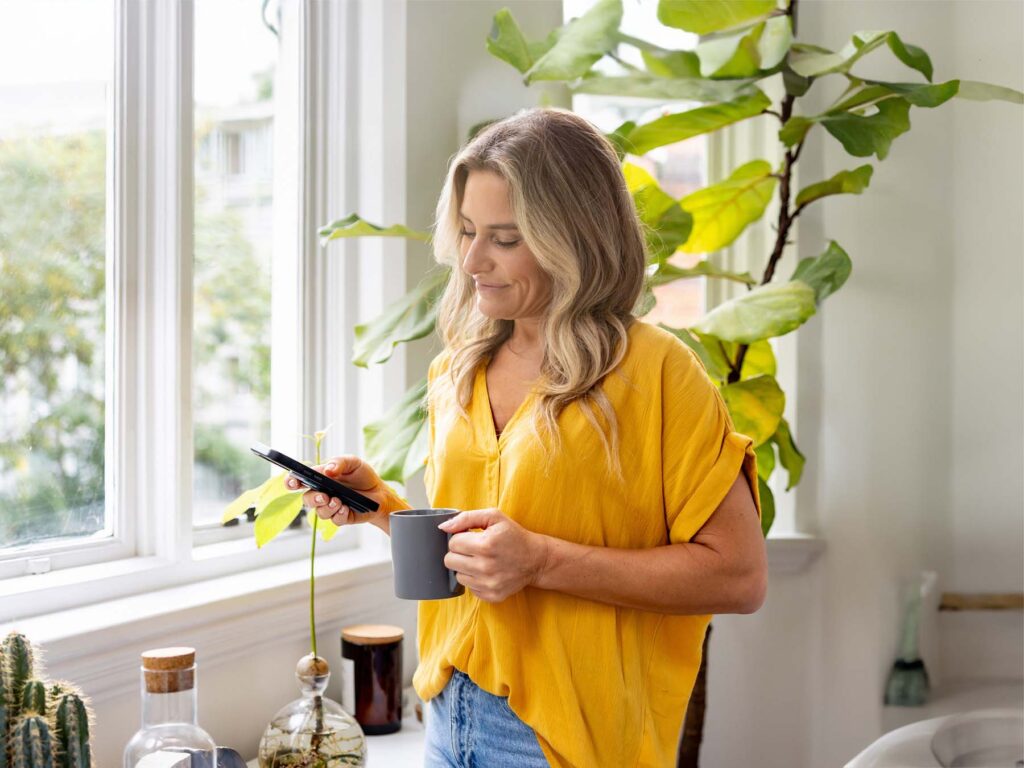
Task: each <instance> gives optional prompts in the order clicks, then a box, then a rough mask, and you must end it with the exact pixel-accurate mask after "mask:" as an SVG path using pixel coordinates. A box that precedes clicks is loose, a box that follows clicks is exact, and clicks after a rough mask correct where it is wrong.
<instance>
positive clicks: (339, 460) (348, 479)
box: [285, 456, 394, 530]
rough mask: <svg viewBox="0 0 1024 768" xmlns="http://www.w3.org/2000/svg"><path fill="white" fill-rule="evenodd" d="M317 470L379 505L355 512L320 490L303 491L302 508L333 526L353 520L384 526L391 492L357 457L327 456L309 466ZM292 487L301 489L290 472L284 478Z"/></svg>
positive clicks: (374, 472)
mask: <svg viewBox="0 0 1024 768" xmlns="http://www.w3.org/2000/svg"><path fill="white" fill-rule="evenodd" d="M313 469H315V470H316V471H317V472H320V473H322V474H324V475H327V476H328V477H329V478H331V479H332V480H337V481H338V482H339V483H341V484H342V485H344V486H346V487H348V488H351V489H353V490H355V491H359V493H361V494H363V496H368V497H369V498H371V499H373V500H374V501H376V502H377V503H378V504H379V505H380V508H379V509H378V510H377V511H376V512H355V511H353V510H352V509H350V508H349V507H348V505H347V504H345V503H343V502H342V501H341V499H338V498H336V497H334V496H331V497H328V496H327V494H325V493H322V492H321V491H307V492H306V493H305V494H303V496H302V503H303V504H304V505H305V507H306V509H312V510H314V511H315V512H316V514H317V516H318V517H320V518H321V519H323V520H330V521H331V522H332V523H334V524H335V525H337V526H342V525H351V524H353V523H373V524H374V525H377V526H378V527H383V528H384V529H385V530H386V529H387V528H388V527H389V526H388V525H387V517H388V511H386V505H387V504H388V503H390V504H391V505H392V506H393V505H394V495H393V494H392V493H391V492H390V489H388V487H387V486H386V485H385V484H384V481H383V480H381V479H380V475H378V474H377V472H376V471H375V470H374V469H373V467H371V466H370V465H369V464H367V463H366V462H365V461H363V460H362V459H360V458H359V457H358V456H336V457H335V458H333V459H328V460H327V461H326V462H324V463H323V464H321V465H320V466H317V467H313ZM285 485H287V486H288V487H289V488H291V489H292V490H298V489H299V488H303V487H304V486H303V484H302V483H301V482H300V481H299V480H298V479H296V478H295V477H294V476H293V475H289V476H288V479H287V480H285Z"/></svg>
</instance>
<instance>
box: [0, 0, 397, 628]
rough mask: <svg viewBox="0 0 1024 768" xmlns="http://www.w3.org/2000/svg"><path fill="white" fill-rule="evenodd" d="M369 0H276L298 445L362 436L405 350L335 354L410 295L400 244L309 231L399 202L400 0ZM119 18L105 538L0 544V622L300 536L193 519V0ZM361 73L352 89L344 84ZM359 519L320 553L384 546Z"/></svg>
mask: <svg viewBox="0 0 1024 768" xmlns="http://www.w3.org/2000/svg"><path fill="white" fill-rule="evenodd" d="M369 6H370V7H366V6H365V5H364V6H363V7H359V8H357V7H355V6H354V5H352V4H347V3H346V4H334V3H320V2H317V0H295V1H294V2H282V3H281V6H280V7H281V12H282V14H283V15H284V17H285V19H286V23H283V24H282V25H281V26H282V34H283V35H285V37H284V38H283V40H282V61H281V66H280V67H279V74H278V80H279V82H280V80H281V78H282V77H289V76H295V77H296V78H297V79H296V81H295V82H297V83H299V87H297V88H294V89H291V90H292V91H294V92H293V93H290V94H289V95H288V99H289V105H288V108H287V109H280V110H279V114H281V115H286V116H287V118H288V119H287V121H285V120H282V131H281V133H278V125H277V120H278V117H277V115H275V134H276V136H280V135H282V134H288V135H289V136H291V137H293V138H294V140H295V141H294V144H291V145H287V149H288V151H284V150H285V148H286V143H285V141H278V140H275V153H274V154H275V160H274V162H275V212H274V215H275V217H276V218H275V235H274V238H275V239H274V264H275V269H278V268H279V265H282V264H285V265H288V264H290V268H289V269H286V270H283V271H282V272H280V273H279V274H281V275H282V278H281V280H280V282H281V286H280V290H278V286H277V285H276V284H275V291H274V298H273V299H272V308H271V312H272V318H273V328H274V331H273V334H274V335H273V338H272V352H271V355H272V361H271V377H272V392H273V395H272V398H271V400H272V405H271V440H272V441H273V444H274V445H275V447H279V448H280V449H281V450H284V451H287V452H293V454H295V455H305V454H306V453H308V446H303V445H302V438H301V437H300V435H301V434H302V433H303V432H306V433H308V432H310V431H312V430H313V429H315V428H317V427H319V426H324V425H326V424H328V423H331V422H333V424H334V426H333V428H332V430H331V432H330V433H329V435H328V438H327V440H326V441H325V445H324V455H325V456H329V455H334V454H335V453H343V452H350V453H361V452H362V450H363V444H362V430H361V427H362V425H363V424H364V423H365V421H367V420H369V419H372V418H374V417H376V416H378V415H379V414H381V413H383V412H384V410H386V408H387V406H388V405H389V404H390V403H392V402H395V401H396V400H397V399H398V398H399V397H400V396H401V395H402V394H403V393H404V391H405V382H406V378H407V377H406V370H405V354H404V350H402V349H401V348H399V349H398V350H396V353H395V355H394V356H393V358H392V360H391V361H389V362H388V363H387V364H386V365H385V366H377V367H376V368H375V369H373V370H370V371H365V372H364V371H359V370H356V369H355V368H354V367H353V366H352V365H351V363H350V362H349V361H350V359H351V356H352V344H353V339H352V334H351V333H349V332H344V333H339V331H338V329H339V328H345V329H347V328H351V327H352V326H353V325H355V324H356V322H358V321H359V320H362V319H365V318H368V317H373V316H375V315H376V314H377V313H379V312H380V311H381V310H382V309H383V308H384V307H385V306H386V305H387V304H388V303H389V302H390V301H393V300H395V299H397V298H398V297H400V296H401V295H402V294H404V293H405V243H404V241H400V240H394V241H393V242H383V243H382V242H380V241H379V240H378V241H377V242H374V241H373V240H368V241H342V243H341V247H340V248H338V247H334V246H332V249H333V250H334V251H339V250H340V251H342V252H341V253H338V252H335V253H330V254H329V253H328V252H327V249H325V248H323V247H321V246H320V244H319V242H318V238H317V234H316V230H317V227H318V226H319V225H321V224H323V223H324V222H325V221H327V220H328V219H329V218H330V217H333V216H338V215H340V212H341V211H347V210H360V211H361V212H362V213H363V214H364V215H365V216H366V217H368V218H371V219H372V218H381V219H387V220H399V221H400V220H402V218H403V217H404V215H405V143H404V142H405V108H404V102H405V49H404V46H405V36H404V23H405V0H400V2H397V3H391V4H384V7H376V4H369ZM114 16H115V18H114V19H113V23H114V24H115V40H116V45H115V47H116V52H115V68H114V69H115V71H114V88H113V92H114V97H113V104H112V105H111V106H110V108H109V111H108V115H109V117H108V124H109V126H110V128H109V129H108V158H107V163H108V165H107V168H108V172H107V195H108V197H107V199H108V204H107V254H108V256H107V286H108V289H107V290H108V292H109V293H108V301H107V341H106V343H107V350H108V354H107V358H106V359H107V371H106V374H107V383H106V387H107V404H106V408H105V413H106V415H105V419H106V446H105V461H106V466H107V469H106V472H105V475H106V478H107V480H106V486H107V488H106V491H107V495H106V501H107V505H108V510H112V515H113V520H112V521H111V522H112V528H113V537H112V539H111V540H107V541H103V542H83V541H77V542H66V543H64V542H61V543H56V544H54V545H52V546H35V547H29V548H24V550H25V551H17V552H15V551H12V552H11V553H10V554H9V556H7V557H5V558H3V559H0V578H2V579H3V581H0V604H2V605H3V609H2V612H0V620H8V619H23V618H28V617H31V616H37V615H40V614H46V613H52V612H55V611H62V610H68V609H73V608H77V607H81V606H85V605H88V604H90V603H96V602H100V601H104V600H111V599H114V598H118V597H124V596H128V595H132V594H138V593H140V592H143V591H148V590H156V589H162V588H167V587H172V586H176V585H180V584H186V583H191V582H196V581H201V580H204V579H210V578H215V577H219V576H223V575H226V574H232V573H239V572H241V571H247V570H253V569H261V568H266V567H268V566H272V565H275V564H279V563H283V562H288V561H294V560H299V559H302V558H306V557H308V552H309V538H308V536H309V529H308V528H307V527H303V528H302V529H300V530H299V531H294V532H293V531H286V532H285V533H284V534H282V535H281V536H280V537H279V538H278V539H276V540H275V541H274V542H273V543H272V544H270V545H268V547H267V548H265V549H264V551H257V548H256V546H255V543H254V541H253V540H252V536H251V535H248V536H245V537H244V538H243V537H237V538H234V537H231V536H229V537H228V539H229V540H222V541H217V540H218V539H224V538H225V537H224V536H223V535H212V536H211V535H207V534H208V533H211V532H205V531H202V530H200V529H194V526H193V521H192V501H191V500H192V462H193V448H192V388H191V379H192V347H191V337H192V324H193V315H192V259H191V254H192V234H193V233H192V226H193V210H192V205H193V163H194V160H193V136H192V121H193V109H194V107H193V98H192V66H193V48H192V43H193V37H192V31H193V2H192V0H181V1H180V2H174V3H163V2H151V3H137V2H134V0H115V13H114ZM396 29H397V30H401V31H402V34H400V35H395V34H393V33H394V30H396ZM288 30H291V32H289V31H288ZM375 44H376V45H375ZM361 73H365V74H366V75H368V76H366V77H360V75H361ZM357 79H358V80H359V84H358V86H357V87H356V90H357V91H358V94H359V99H358V106H357V105H356V104H355V103H353V102H354V101H355V100H354V99H352V98H351V90H352V86H351V85H350V84H351V83H353V82H355V81H356V80H357ZM285 122H287V123H288V125H287V126H285V125H284V123H285ZM289 132H290V133H289ZM385 147H387V148H388V150H387V151H385ZM394 147H400V148H401V151H400V152H395V151H393V148H394ZM279 160H280V163H279ZM279 171H280V172H281V173H282V176H280V177H278V173H279ZM279 184H280V187H279V186H278V185H279ZM279 190H280V192H281V194H280V195H279V194H278V192H279ZM279 200H280V201H281V203H282V204H281V205H278V201H279ZM279 221H284V222H285V226H284V227H281V226H276V224H277V222H279ZM289 222H290V225H289ZM289 260H291V261H289ZM275 282H276V278H275ZM296 339H297V340H298V343H296V341H295V340H296ZM335 382H338V384H337V385H335V384H334V383H335ZM309 425H312V426H309ZM151 435H160V436H161V439H159V440H154V439H151V438H150V436H151ZM399 488H400V486H399ZM362 528H365V526H359V527H358V528H356V529H350V530H349V531H347V532H346V535H345V537H344V538H343V537H340V536H339V537H338V538H336V539H335V540H334V541H333V542H332V544H331V548H332V550H334V551H339V550H340V549H349V548H351V549H355V550H359V551H360V552H362V553H364V554H369V555H370V556H371V557H373V558H377V559H386V558H387V557H388V554H387V547H386V540H384V541H381V538H380V537H379V536H374V535H373V533H372V532H367V531H364V530H361V529H362ZM243 529H244V530H245V531H248V526H243ZM212 533H216V534H220V533H221V532H219V531H218V532H212ZM28 550H31V551H30V552H29V551H28ZM363 560H365V557H364V558H363ZM30 561H35V564H34V565H32V566H30ZM30 568H31V569H33V570H34V571H35V572H29V569H30ZM126 577H127V578H126Z"/></svg>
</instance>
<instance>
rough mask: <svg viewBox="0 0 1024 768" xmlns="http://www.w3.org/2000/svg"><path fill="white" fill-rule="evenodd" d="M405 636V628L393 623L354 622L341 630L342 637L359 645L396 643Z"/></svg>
mask: <svg viewBox="0 0 1024 768" xmlns="http://www.w3.org/2000/svg"><path fill="white" fill-rule="evenodd" d="M404 636H405V630H403V629H402V628H401V627H395V626H392V625H391V624H354V625H352V626H351V627H344V628H343V629H342V630H341V638H342V639H343V640H348V641H349V642H350V643H356V644H357V645H383V644H385V643H394V642H397V641H398V640H401V639H402V638H403V637H404Z"/></svg>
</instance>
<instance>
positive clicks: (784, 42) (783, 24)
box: [757, 15, 793, 69]
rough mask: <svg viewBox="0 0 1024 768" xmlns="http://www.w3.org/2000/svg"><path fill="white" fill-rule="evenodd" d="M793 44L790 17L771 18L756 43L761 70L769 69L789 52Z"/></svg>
mask: <svg viewBox="0 0 1024 768" xmlns="http://www.w3.org/2000/svg"><path fill="white" fill-rule="evenodd" d="M792 42H793V24H792V20H791V19H790V17H789V16H788V15H787V16H773V17H772V18H770V19H768V20H767V21H766V22H765V23H764V31H762V32H761V37H760V39H759V40H758V41H757V52H758V58H759V59H760V62H761V65H760V66H761V69H771V68H772V67H774V66H776V65H777V64H779V63H780V62H781V61H782V60H783V59H784V58H786V54H787V53H788V52H789V48H790V45H791V44H792Z"/></svg>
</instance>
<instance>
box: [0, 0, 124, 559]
mask: <svg viewBox="0 0 1024 768" xmlns="http://www.w3.org/2000/svg"><path fill="white" fill-rule="evenodd" d="M0 12H2V15H3V18H4V23H3V25H0V104H2V105H3V107H2V109H0V367H2V372H3V384H2V387H0V510H2V514H0V548H2V550H3V551H8V552H10V551H15V550H16V551H18V552H21V553H25V554H32V553H35V552H39V551H42V550H44V549H54V548H66V547H69V546H74V545H76V544H81V543H82V542H92V543H95V542H98V541H102V540H108V539H109V538H110V537H111V534H112V531H113V520H112V517H111V516H110V515H109V514H108V509H107V506H106V503H105V502H106V493H105V481H104V478H105V461H104V420H105V415H106V397H105V388H106V376H105V364H106V346H107V340H108V337H107V328H106V317H105V313H106V307H107V289H106V269H107V265H108V259H107V232H106V209H107V206H108V203H109V201H108V198H107V139H108V120H107V118H108V114H109V108H110V96H111V73H112V71H113V57H112V53H111V52H112V50H113V37H114V35H113V30H114V24H113V21H114V13H113V5H112V0H65V1H63V2H55V0H40V1H39V2H33V3H23V2H18V1H17V0H4V1H3V2H0ZM26 29H31V30H33V33H32V34H28V35H26V34H25V30H26Z"/></svg>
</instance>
